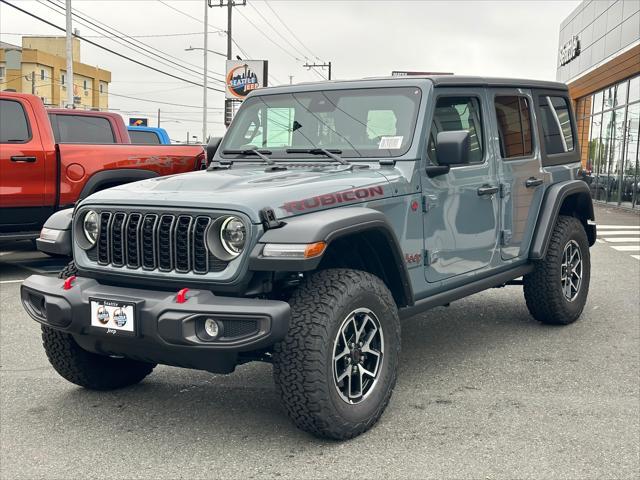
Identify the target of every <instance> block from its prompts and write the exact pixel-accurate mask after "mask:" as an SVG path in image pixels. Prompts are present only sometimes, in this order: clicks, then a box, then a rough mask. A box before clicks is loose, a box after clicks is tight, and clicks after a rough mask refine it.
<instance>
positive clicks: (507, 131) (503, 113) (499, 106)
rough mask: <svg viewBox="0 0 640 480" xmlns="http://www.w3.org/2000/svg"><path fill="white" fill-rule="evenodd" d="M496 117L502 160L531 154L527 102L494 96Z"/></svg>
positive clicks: (511, 97)
mask: <svg viewBox="0 0 640 480" xmlns="http://www.w3.org/2000/svg"><path fill="white" fill-rule="evenodd" d="M495 107H496V117H497V119H498V137H499V140H500V155H501V156H502V158H514V157H524V156H527V155H531V153H532V152H533V142H532V140H531V110H530V107H529V100H528V99H527V98H526V97H521V96H516V95H513V96H496V98H495Z"/></svg>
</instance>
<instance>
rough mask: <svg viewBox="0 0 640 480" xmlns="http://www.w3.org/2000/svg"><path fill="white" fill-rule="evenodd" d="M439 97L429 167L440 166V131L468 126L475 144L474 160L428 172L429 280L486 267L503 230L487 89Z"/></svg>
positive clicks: (439, 92) (448, 91)
mask: <svg viewBox="0 0 640 480" xmlns="http://www.w3.org/2000/svg"><path fill="white" fill-rule="evenodd" d="M434 97H435V98H434V102H433V103H434V104H435V109H434V110H433V112H432V117H431V122H430V132H429V140H428V145H427V155H426V156H427V160H426V161H427V165H437V151H436V138H437V134H438V133H439V132H442V131H455V130H466V131H467V132H469V136H470V140H471V145H470V155H469V156H470V164H468V165H460V166H456V167H452V168H451V170H450V171H449V173H447V174H445V175H440V176H437V177H434V178H429V177H428V176H426V175H425V176H424V180H423V190H424V194H425V205H424V210H426V212H425V214H424V232H425V250H426V268H425V276H426V279H427V281H428V282H439V281H441V280H445V279H447V278H451V277H456V276H460V275H464V274H469V273H472V272H476V271H481V270H483V269H485V268H487V267H488V266H489V265H490V264H491V262H492V258H493V256H494V254H495V253H496V250H497V240H498V231H499V200H498V195H497V187H498V178H497V173H496V168H495V161H494V155H493V152H492V147H491V144H490V143H489V142H487V139H488V138H490V135H489V132H490V128H489V122H487V119H488V114H487V111H488V105H487V101H486V93H485V90H484V89H483V88H481V87H477V88H472V87H465V88H436V89H435V90H434ZM494 189H495V190H494ZM492 192H493V193H492Z"/></svg>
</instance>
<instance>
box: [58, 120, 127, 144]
mask: <svg viewBox="0 0 640 480" xmlns="http://www.w3.org/2000/svg"><path fill="white" fill-rule="evenodd" d="M52 120H53V121H55V123H56V124H57V128H55V127H54V129H53V131H54V134H55V136H56V142H58V143H116V139H115V136H114V134H113V130H112V129H111V123H110V122H109V120H107V119H106V118H104V117H90V116H88V115H57V114H56V115H54V116H53V118H52Z"/></svg>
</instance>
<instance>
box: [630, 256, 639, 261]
mask: <svg viewBox="0 0 640 480" xmlns="http://www.w3.org/2000/svg"><path fill="white" fill-rule="evenodd" d="M631 257H632V258H635V259H636V260H640V255H631Z"/></svg>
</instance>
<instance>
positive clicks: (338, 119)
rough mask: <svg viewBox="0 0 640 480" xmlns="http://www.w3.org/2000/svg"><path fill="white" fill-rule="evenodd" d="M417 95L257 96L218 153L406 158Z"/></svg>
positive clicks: (396, 90) (388, 91)
mask: <svg viewBox="0 0 640 480" xmlns="http://www.w3.org/2000/svg"><path fill="white" fill-rule="evenodd" d="M420 98H421V91H420V89H419V88H416V87H389V88H371V89H355V90H319V91H314V92H300V93H283V94H278V95H256V96H255V97H250V98H249V99H247V100H246V101H245V102H244V104H243V105H242V108H240V110H239V111H238V113H237V115H236V118H234V120H233V123H232V124H231V127H230V128H229V131H228V132H227V135H226V136H225V139H224V144H223V147H222V150H246V149H250V148H261V149H269V150H270V151H271V152H272V155H270V156H271V158H274V157H275V158H290V157H291V156H296V155H299V154H287V152H286V150H287V149H317V148H322V149H327V150H331V151H336V152H337V151H340V153H341V156H343V157H356V158H357V157H361V158H368V157H398V156H400V155H403V154H404V153H406V152H407V150H408V149H409V147H410V146H411V140H412V138H413V133H414V130H415V126H416V118H417V115H418V107H419V105H420Z"/></svg>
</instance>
